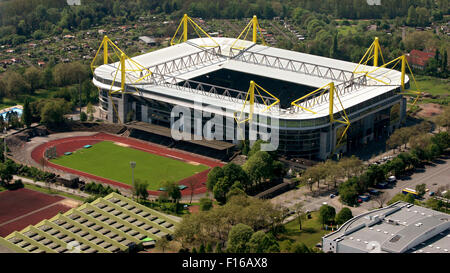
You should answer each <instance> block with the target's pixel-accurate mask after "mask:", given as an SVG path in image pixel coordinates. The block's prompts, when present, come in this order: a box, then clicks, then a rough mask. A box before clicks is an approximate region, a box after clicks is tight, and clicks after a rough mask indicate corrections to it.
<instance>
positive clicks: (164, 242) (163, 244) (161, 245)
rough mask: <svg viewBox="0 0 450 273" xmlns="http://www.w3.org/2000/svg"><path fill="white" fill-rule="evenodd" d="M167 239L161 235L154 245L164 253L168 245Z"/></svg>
mask: <svg viewBox="0 0 450 273" xmlns="http://www.w3.org/2000/svg"><path fill="white" fill-rule="evenodd" d="M169 244H170V242H169V240H167V238H166V237H165V236H163V237H161V239H158V240H157V241H156V245H155V246H156V247H157V248H159V249H161V251H162V252H163V253H164V252H165V250H166V249H167V248H168V247H169Z"/></svg>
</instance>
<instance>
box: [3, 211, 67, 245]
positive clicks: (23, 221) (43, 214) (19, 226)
mask: <svg viewBox="0 0 450 273" xmlns="http://www.w3.org/2000/svg"><path fill="white" fill-rule="evenodd" d="M70 209H71V207H69V206H65V205H62V204H54V205H51V206H50V207H48V208H45V209H43V210H40V211H37V212H35V213H31V214H29V215H27V216H26V217H24V218H20V219H17V220H16V221H12V222H10V223H8V224H6V225H2V226H0V236H2V237H6V236H8V235H9V234H11V233H13V232H14V231H21V230H23V229H24V228H26V227H28V226H29V225H36V224H38V223H39V222H41V221H42V220H44V219H50V218H52V217H53V216H55V215H57V214H58V213H64V212H66V211H68V210H70Z"/></svg>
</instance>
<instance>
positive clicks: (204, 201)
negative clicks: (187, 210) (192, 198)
mask: <svg viewBox="0 0 450 273" xmlns="http://www.w3.org/2000/svg"><path fill="white" fill-rule="evenodd" d="M212 207H213V202H212V200H211V199H209V198H206V197H204V198H201V199H200V211H208V210H210V209H211V208H212Z"/></svg>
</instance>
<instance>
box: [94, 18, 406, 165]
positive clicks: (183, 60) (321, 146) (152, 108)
mask: <svg viewBox="0 0 450 273" xmlns="http://www.w3.org/2000/svg"><path fill="white" fill-rule="evenodd" d="M183 20H187V19H183ZM254 20H256V18H254ZM251 23H252V22H251ZM182 24H183V21H182ZM186 24H187V23H186ZM249 25H250V24H249ZM258 26H259V25H257V24H256V23H254V25H253V27H254V29H256V28H257V27H258ZM253 33H254V38H253V40H252V41H247V40H243V39H235V38H226V37H220V38H216V37H214V38H212V37H209V38H194V39H187V34H184V41H183V42H180V43H178V44H174V45H172V46H169V47H166V48H163V49H159V50H156V51H153V52H150V53H146V54H142V55H140V56H136V57H133V58H128V57H124V56H125V55H124V54H122V59H121V61H119V62H115V63H108V60H107V59H105V61H104V62H103V64H102V65H99V66H95V67H93V70H94V78H93V83H94V84H95V85H96V86H97V87H98V88H99V99H100V105H101V107H100V109H101V112H102V115H103V117H104V118H105V119H107V120H108V121H110V122H114V123H119V122H122V123H125V122H129V121H137V122H141V123H146V124H148V125H149V126H148V128H149V130H148V131H149V132H152V131H159V130H160V129H161V127H163V128H170V127H171V112H172V109H173V108H174V107H175V106H184V107H187V108H188V109H190V110H191V115H192V127H194V125H195V124H202V125H205V124H206V123H207V122H208V120H209V119H211V117H209V118H206V117H205V116H208V115H203V116H202V115H200V117H199V116H198V115H195V113H196V111H203V112H205V111H206V112H208V114H212V115H211V116H213V117H216V118H217V117H219V118H220V119H222V120H223V124H224V128H223V129H222V130H221V131H219V132H218V130H217V128H216V129H215V130H216V131H215V132H214V133H213V134H214V137H217V135H219V136H220V137H222V139H219V140H220V141H225V142H230V143H234V144H236V143H238V141H237V140H236V138H234V139H230V138H227V134H226V132H228V131H227V130H233V132H234V135H237V133H236V131H237V130H238V129H237V128H238V127H239V128H245V130H246V136H247V135H248V131H249V123H250V122H252V123H253V124H255V126H258V128H265V130H267V131H269V132H271V130H272V129H273V126H272V124H275V123H273V122H272V120H278V125H276V126H277V129H278V130H279V140H278V142H279V145H278V152H280V153H281V154H285V155H291V156H296V157H302V158H307V159H325V158H327V157H329V156H330V155H333V154H338V153H345V152H352V151H355V150H357V149H358V148H359V147H360V146H361V145H362V144H366V143H369V142H371V141H374V140H377V139H379V138H381V137H382V136H385V135H387V134H389V133H391V132H392V131H393V130H394V129H395V128H398V127H399V126H400V125H401V122H402V121H403V120H404V119H405V117H406V99H405V98H404V97H403V96H402V93H401V91H403V90H405V88H407V87H408V86H409V78H408V76H406V75H405V73H404V70H405V62H406V58H403V59H404V60H403V59H401V60H403V70H402V72H400V71H397V70H393V69H389V68H387V67H384V66H378V63H377V62H378V50H379V44H378V43H376V45H377V47H376V49H375V53H373V54H374V56H372V59H375V60H374V63H373V66H372V65H369V64H367V62H365V63H361V64H356V63H351V62H346V61H341V60H336V59H330V58H326V57H320V56H315V55H310V54H305V53H300V52H295V51H290V50H284V49H279V48H274V47H270V46H267V45H265V43H263V44H258V43H257V42H256V37H255V35H257V34H258V33H259V32H256V30H254V32H253ZM105 39H107V38H106V37H105ZM376 42H377V40H376ZM102 46H103V50H104V51H105V42H104V43H102ZM102 46H101V47H102ZM107 46H108V45H107V43H106V50H107ZM110 47H111V46H110ZM99 50H100V49H99ZM372 51H373V50H372ZM106 52H107V51H106ZM106 56H107V55H106ZM401 58H402V57H401ZM401 60H400V61H401ZM249 86H250V88H249ZM255 86H257V87H258V88H256V87H255ZM255 88H256V89H258V93H257V92H256V91H255ZM247 90H248V91H247ZM259 90H263V91H264V92H263V91H261V92H260V91H259ZM266 90H267V91H266ZM249 94H250V95H249ZM330 94H331V95H330ZM199 102H201V104H200V103H199ZM205 106H207V108H206V110H205V108H204V107H205ZM253 114H255V116H256V115H258V116H259V117H260V118H261V117H264V118H265V119H258V118H254V119H253V120H251V117H252V115H253ZM239 117H243V118H239ZM261 120H262V121H261ZM243 121H247V122H243ZM237 125H239V126H237ZM274 126H275V125H274ZM194 134H196V133H195V132H193V135H194Z"/></svg>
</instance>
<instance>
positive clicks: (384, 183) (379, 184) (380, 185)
mask: <svg viewBox="0 0 450 273" xmlns="http://www.w3.org/2000/svg"><path fill="white" fill-rule="evenodd" d="M387 186H388V183H387V182H381V183H378V184H377V187H378V188H380V189H385V188H387Z"/></svg>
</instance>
